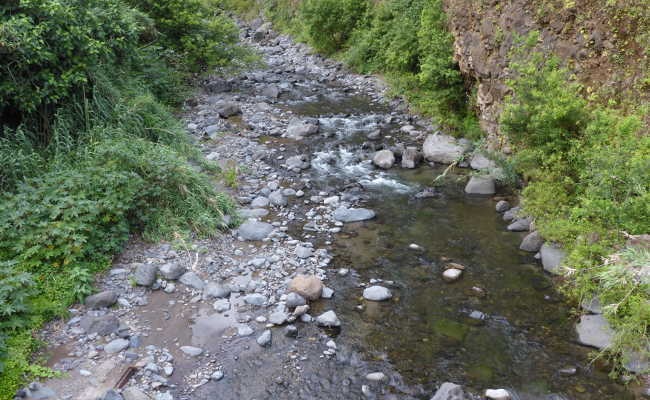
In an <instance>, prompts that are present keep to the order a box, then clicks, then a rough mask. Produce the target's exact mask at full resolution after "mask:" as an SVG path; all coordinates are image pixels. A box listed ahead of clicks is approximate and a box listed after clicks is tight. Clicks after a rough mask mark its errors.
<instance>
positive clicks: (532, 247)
mask: <svg viewBox="0 0 650 400" xmlns="http://www.w3.org/2000/svg"><path fill="white" fill-rule="evenodd" d="M543 244H544V238H543V237H542V235H541V234H540V233H539V232H538V231H535V232H531V233H529V234H528V235H526V237H524V240H522V241H521V245H519V250H523V251H527V252H530V253H537V252H538V251H539V250H540V249H541V248H542V245H543Z"/></svg>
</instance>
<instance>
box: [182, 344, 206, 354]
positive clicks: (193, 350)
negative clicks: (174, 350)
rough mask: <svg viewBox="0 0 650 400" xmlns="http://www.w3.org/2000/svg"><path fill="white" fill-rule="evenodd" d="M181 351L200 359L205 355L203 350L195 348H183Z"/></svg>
mask: <svg viewBox="0 0 650 400" xmlns="http://www.w3.org/2000/svg"><path fill="white" fill-rule="evenodd" d="M181 351H182V352H183V353H185V354H187V355H188V356H190V357H198V356H200V355H201V354H203V349H201V348H199V347H194V346H181Z"/></svg>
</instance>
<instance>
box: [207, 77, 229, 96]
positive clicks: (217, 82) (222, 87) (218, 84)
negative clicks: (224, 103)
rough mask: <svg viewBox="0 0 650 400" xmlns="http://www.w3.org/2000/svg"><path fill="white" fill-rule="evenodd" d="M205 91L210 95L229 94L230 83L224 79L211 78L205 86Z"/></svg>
mask: <svg viewBox="0 0 650 400" xmlns="http://www.w3.org/2000/svg"><path fill="white" fill-rule="evenodd" d="M205 89H206V90H207V91H208V93H212V94H219V93H226V92H230V91H231V90H232V82H230V81H228V80H226V79H221V78H213V79H211V80H210V82H208V83H207V84H206V85H205Z"/></svg>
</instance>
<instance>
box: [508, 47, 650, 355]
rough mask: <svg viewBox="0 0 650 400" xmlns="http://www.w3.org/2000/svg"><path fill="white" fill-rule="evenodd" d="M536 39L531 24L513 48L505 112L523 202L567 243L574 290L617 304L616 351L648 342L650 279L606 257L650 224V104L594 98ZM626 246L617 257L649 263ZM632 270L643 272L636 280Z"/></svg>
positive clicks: (613, 312) (552, 236) (549, 233)
mask: <svg viewBox="0 0 650 400" xmlns="http://www.w3.org/2000/svg"><path fill="white" fill-rule="evenodd" d="M537 40H538V36H537V35H536V34H531V35H530V36H529V37H528V38H526V39H525V43H524V41H523V40H522V43H521V45H520V46H517V49H518V50H516V51H515V53H514V54H513V61H512V63H511V68H512V69H513V70H514V71H515V72H516V78H514V79H513V80H511V82H510V85H511V86H512V88H513V90H514V95H513V96H512V97H511V98H510V99H509V100H508V102H507V104H506V107H505V109H504V112H503V114H502V116H501V127H502V130H503V132H504V133H506V134H507V135H508V137H509V139H510V140H511V141H512V143H513V145H514V146H515V150H516V155H515V157H514V159H513V162H514V164H515V166H516V168H517V169H518V171H519V172H520V173H522V174H523V175H524V176H525V177H526V178H527V180H528V181H529V182H528V184H527V185H526V186H525V189H524V190H523V195H524V199H525V200H524V209H525V211H526V212H527V213H529V214H530V215H533V216H534V217H535V221H536V226H537V228H538V229H539V231H540V232H541V233H542V235H543V236H544V237H545V238H547V239H549V240H553V241H557V242H560V243H563V244H564V245H565V247H566V249H567V251H568V252H569V258H568V261H567V265H568V267H569V268H570V269H571V275H572V276H573V278H574V279H573V280H571V281H570V283H568V284H567V289H568V293H569V294H571V295H573V296H575V297H576V298H577V299H581V298H587V297H589V298H590V297H592V296H594V295H599V296H600V297H601V300H602V301H603V302H604V304H610V305H615V307H613V306H610V307H606V310H608V312H607V313H606V314H607V315H608V316H609V317H610V320H611V321H612V323H613V324H614V326H615V327H617V328H618V329H617V332H618V335H617V340H616V346H615V348H614V349H613V351H612V353H617V352H620V351H622V349H625V348H628V347H633V348H637V349H643V348H645V346H646V345H647V344H648V337H647V332H648V325H649V324H650V311H649V307H648V304H649V303H648V302H650V282H648V281H647V280H646V281H645V282H642V281H639V280H638V279H636V278H634V276H633V274H630V273H629V271H630V269H629V268H623V267H621V266H620V263H609V264H607V263H603V259H604V258H605V257H607V256H608V255H609V254H611V253H613V252H614V251H615V250H614V246H616V245H620V244H621V243H623V241H624V239H625V234H624V232H625V233H626V234H632V235H634V234H644V233H647V232H650V136H648V135H645V134H644V133H643V129H644V125H643V123H642V119H641V116H642V115H644V114H645V113H646V112H647V109H640V110H638V113H637V114H638V115H636V114H632V115H627V116H626V115H623V114H622V113H621V112H620V111H617V110H614V109H611V108H605V107H603V106H598V105H594V104H591V103H589V102H588V101H587V100H586V99H584V98H583V97H582V96H581V89H582V88H581V86H580V85H579V84H578V83H576V82H574V81H572V80H571V78H570V73H569V71H568V70H567V69H566V68H563V67H562V66H561V65H560V62H559V60H558V59H556V58H555V57H552V56H550V57H549V56H544V54H543V53H541V52H537V51H535V50H534V46H535V44H536V43H537ZM646 253H647V252H646ZM623 254H624V256H623V257H620V258H619V259H620V260H623V261H624V262H625V263H628V264H633V265H638V266H641V265H644V264H643V263H642V262H641V260H642V259H644V257H642V256H640V255H642V253H638V252H637V251H636V250H633V249H628V250H626V251H625V252H624V253H623ZM635 257H636V258H637V259H638V261H633V259H634V258H635ZM645 259H646V260H647V257H645ZM645 265H646V266H647V265H648V264H647V262H646V264H645ZM634 279H636V280H637V281H638V282H637V283H636V284H631V283H630V280H634ZM614 355H615V354H614Z"/></svg>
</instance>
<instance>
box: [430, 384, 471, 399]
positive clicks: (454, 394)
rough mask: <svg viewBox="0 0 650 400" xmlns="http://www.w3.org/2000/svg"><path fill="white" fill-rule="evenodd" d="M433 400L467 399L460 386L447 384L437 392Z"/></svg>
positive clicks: (441, 386)
mask: <svg viewBox="0 0 650 400" xmlns="http://www.w3.org/2000/svg"><path fill="white" fill-rule="evenodd" d="M431 400H466V397H465V392H464V391H463V388H462V387H461V386H460V385H456V384H455V383H451V382H445V383H443V384H442V385H440V389H438V391H436V394H434V395H433V397H432V398H431Z"/></svg>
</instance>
